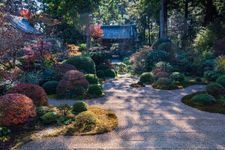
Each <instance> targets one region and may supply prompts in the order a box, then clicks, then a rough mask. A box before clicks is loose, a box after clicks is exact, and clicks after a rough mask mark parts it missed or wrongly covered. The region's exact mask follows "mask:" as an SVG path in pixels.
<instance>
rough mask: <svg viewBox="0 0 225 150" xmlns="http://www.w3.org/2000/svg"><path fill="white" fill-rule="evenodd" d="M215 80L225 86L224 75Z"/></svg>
mask: <svg viewBox="0 0 225 150" xmlns="http://www.w3.org/2000/svg"><path fill="white" fill-rule="evenodd" d="M216 82H217V83H219V84H220V85H222V86H223V87H224V88H225V75H222V76H220V77H219V78H217V79H216Z"/></svg>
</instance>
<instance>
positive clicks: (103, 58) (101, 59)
mask: <svg viewBox="0 0 225 150" xmlns="http://www.w3.org/2000/svg"><path fill="white" fill-rule="evenodd" d="M90 57H91V58H92V60H93V61H94V62H95V64H96V65H101V64H103V63H105V62H107V61H108V59H110V57H111V56H110V55H109V54H107V53H105V52H91V53H90Z"/></svg>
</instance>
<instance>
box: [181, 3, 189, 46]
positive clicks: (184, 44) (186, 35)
mask: <svg viewBox="0 0 225 150" xmlns="http://www.w3.org/2000/svg"><path fill="white" fill-rule="evenodd" d="M188 4H189V0H184V32H183V35H182V39H181V40H182V41H181V47H182V48H183V49H185V48H186V46H187V43H188V39H187V37H188V14H189V10H188Z"/></svg>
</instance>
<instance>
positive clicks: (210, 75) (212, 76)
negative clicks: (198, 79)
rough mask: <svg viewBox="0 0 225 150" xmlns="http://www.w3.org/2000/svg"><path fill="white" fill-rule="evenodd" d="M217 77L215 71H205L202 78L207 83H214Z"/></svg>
mask: <svg viewBox="0 0 225 150" xmlns="http://www.w3.org/2000/svg"><path fill="white" fill-rule="evenodd" d="M218 77H219V73H217V72H215V71H205V72H204V78H205V79H206V80H208V81H215V80H216V79H217V78H218Z"/></svg>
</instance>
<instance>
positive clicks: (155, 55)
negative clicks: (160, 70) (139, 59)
mask: <svg viewBox="0 0 225 150" xmlns="http://www.w3.org/2000/svg"><path fill="white" fill-rule="evenodd" d="M160 61H166V62H169V61H170V54H169V53H168V52H166V51H162V50H157V51H150V52H149V54H148V56H147V59H146V61H145V68H146V70H148V71H150V70H152V68H153V66H154V64H155V63H157V62H160Z"/></svg>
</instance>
